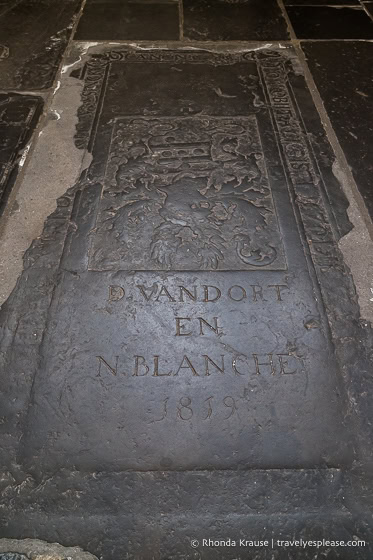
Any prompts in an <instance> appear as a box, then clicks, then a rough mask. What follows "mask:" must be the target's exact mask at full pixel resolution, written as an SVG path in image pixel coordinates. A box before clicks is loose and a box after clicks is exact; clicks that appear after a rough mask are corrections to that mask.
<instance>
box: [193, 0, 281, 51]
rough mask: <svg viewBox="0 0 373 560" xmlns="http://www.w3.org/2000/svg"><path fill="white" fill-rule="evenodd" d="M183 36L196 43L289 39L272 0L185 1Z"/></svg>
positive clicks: (278, 9) (275, 3) (275, 4)
mask: <svg viewBox="0 0 373 560" xmlns="http://www.w3.org/2000/svg"><path fill="white" fill-rule="evenodd" d="M183 20H184V37H185V38H186V39H193V40H197V41H254V40H255V41H266V40H270V41H273V40H276V39H285V40H286V39H289V34H288V31H287V25H286V21H285V19H284V17H283V15H282V12H281V10H280V8H279V6H278V4H277V2H276V1H275V0H266V1H265V2H263V0H184V1H183Z"/></svg>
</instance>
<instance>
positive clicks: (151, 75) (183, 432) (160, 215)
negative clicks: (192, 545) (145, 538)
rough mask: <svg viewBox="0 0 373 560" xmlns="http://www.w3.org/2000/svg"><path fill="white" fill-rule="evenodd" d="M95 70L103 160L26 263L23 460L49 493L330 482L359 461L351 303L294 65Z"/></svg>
mask: <svg viewBox="0 0 373 560" xmlns="http://www.w3.org/2000/svg"><path fill="white" fill-rule="evenodd" d="M83 62H84V63H82V66H81V68H80V70H75V71H74V73H73V76H74V77H76V78H80V79H82V80H83V81H84V89H83V93H82V105H81V107H80V109H79V113H78V117H79V123H78V125H77V133H76V138H75V141H76V144H77V146H78V147H79V148H83V149H88V150H89V151H91V152H92V155H93V160H92V164H91V166H90V168H89V169H88V171H87V172H86V173H84V174H83V175H82V177H81V180H80V182H79V183H78V184H77V185H76V186H75V187H73V188H72V189H70V191H69V192H68V193H66V196H65V197H63V198H62V199H60V201H59V204H58V208H57V211H56V212H55V213H54V214H53V215H52V216H51V217H50V218H49V220H48V222H47V225H46V229H45V231H44V233H43V236H42V237H41V239H40V240H38V241H37V242H36V243H35V244H34V247H33V248H32V249H31V250H30V251H29V253H28V255H27V259H26V267H27V281H28V286H29V288H28V289H29V290H30V286H32V287H33V299H32V300H31V310H32V313H33V318H32V321H31V324H32V325H33V326H34V330H33V332H32V333H31V331H30V332H29V331H28V330H27V326H26V327H22V323H21V326H20V325H18V327H17V329H18V330H17V334H14V336H13V337H8V338H7V340H8V341H10V342H5V352H4V355H6V360H7V362H6V363H7V365H8V368H9V371H10V372H11V373H12V375H13V376H16V372H22V371H23V372H25V373H24V378H22V379H23V381H22V386H20V382H19V384H18V388H19V392H20V395H21V396H18V400H17V402H16V404H13V405H12V406H10V405H7V406H6V408H7V410H8V414H7V422H9V424H6V426H8V427H6V428H5V429H6V430H8V436H7V437H8V440H7V441H9V442H10V443H9V449H10V448H11V445H12V442H14V443H13V445H14V446H15V447H16V449H17V461H18V462H19V463H20V464H22V465H23V468H25V469H26V470H27V472H31V473H34V476H40V473H43V476H46V475H49V476H50V477H52V478H53V477H54V476H55V475H54V474H53V473H56V472H60V471H61V469H62V470H63V472H65V471H66V472H70V471H73V472H75V473H77V472H78V471H79V472H82V473H96V474H97V472H105V473H116V474H115V476H116V475H117V474H118V473H127V474H128V476H129V477H130V476H132V475H131V471H136V473H138V472H139V471H145V472H146V471H152V472H153V473H157V472H158V473H163V472H164V471H168V472H169V473H172V472H175V471H182V472H183V473H184V475H185V477H187V476H189V475H188V472H189V473H190V471H194V470H197V471H202V472H205V471H211V472H213V471H221V473H223V472H224V471H225V470H231V471H240V472H241V471H245V472H246V473H248V472H249V471H250V472H251V471H253V472H264V471H266V472H275V470H276V469H281V468H283V469H287V470H286V471H284V473H285V472H286V473H287V474H286V476H289V477H290V478H291V476H294V477H298V478H297V479H296V480H297V486H299V484H300V485H302V480H304V485H305V488H306V487H307V484H309V480H310V479H309V478H307V477H309V476H311V477H313V476H319V475H318V474H317V473H319V471H318V470H314V469H321V470H320V473H322V472H323V473H326V474H325V476H326V479H325V480H332V479H333V480H336V479H335V478H333V477H335V473H337V472H339V469H341V468H342V469H347V468H348V467H349V465H351V463H352V462H353V460H354V458H355V451H356V447H354V446H353V445H351V438H350V434H349V426H348V424H347V422H346V416H347V410H348V405H347V399H346V396H345V389H344V387H343V383H342V377H341V367H340V365H339V363H338V356H339V347H338V346H335V345H334V342H333V338H332V336H331V329H330V326H329V321H328V317H329V319H330V318H332V328H333V332H334V333H337V335H338V336H341V337H342V335H343V336H344V348H345V350H346V349H347V348H350V347H349V342H348V338H347V335H346V336H345V331H344V330H343V329H344V328H345V327H344V326H341V325H342V324H345V323H343V321H344V320H345V317H346V314H347V315H348V316H349V317H350V318H351V317H355V316H356V307H354V306H355V305H356V300H355V296H354V293H353V287H352V284H351V282H350V280H349V277H348V275H347V274H346V273H345V271H344V268H343V262H342V260H341V257H340V253H339V251H338V249H337V246H336V236H337V233H336V231H337V230H336V223H335V216H334V214H333V213H332V212H330V208H328V204H327V202H328V198H327V194H326V193H327V191H326V190H325V185H324V176H325V174H326V171H325V157H324V160H321V159H318V158H317V157H315V153H314V149H315V145H314V144H312V143H311V139H310V137H309V135H308V134H307V130H306V128H305V127H306V126H307V123H309V122H311V121H312V119H310V117H309V116H308V117H307V118H308V121H307V119H304V118H302V117H301V116H300V113H299V106H298V101H299V100H297V97H296V96H297V95H299V92H297V91H296V85H297V78H296V77H295V78H294V74H293V66H292V63H293V58H292V55H291V54H289V52H288V51H286V53H285V54H284V53H282V52H281V50H279V51H278V50H276V49H274V50H263V51H262V52H261V51H259V52H257V51H255V50H252V51H248V52H237V53H231V54H219V53H207V52H204V51H200V52H199V51H196V50H190V51H188V50H179V51H178V50H175V51H171V50H164V51H162V50H157V51H151V50H150V51H142V50H141V51H140V50H136V49H131V48H128V49H125V48H123V49H117V50H105V49H97V53H96V54H94V55H92V56H90V57H88V58H86V60H85V61H83ZM289 75H291V76H293V78H294V79H295V81H294V82H290V81H289ZM292 83H294V84H295V86H294V87H295V89H294V87H293V86H292ZM303 102H304V100H303ZM318 126H319V125H318ZM321 142H322V141H321V140H320V143H321ZM320 145H321V144H320ZM327 150H328V148H327V147H326V148H325V147H324V155H325V154H327V153H328V152H327ZM316 155H317V154H316ZM328 180H329V182H330V185H332V187H333V189H335V190H337V189H338V186H336V185H337V184H336V182H335V180H334V179H332V178H331V176H330V174H329V175H328ZM40 277H41V278H42V279H43V281H40ZM325 285H326V286H327V289H325ZM331 286H332V287H333V289H331ZM15 293H17V292H15ZM328 293H329V295H325V294H328ZM343 297H344V298H345V300H346V302H345V303H344V304H343V305H345V306H346V307H345V308H344V311H342V312H339V311H336V309H337V300H338V301H340V300H341V299H342V298H343ZM328 298H329V299H328ZM330 298H331V299H330ZM333 298H334V299H333ZM325 304H326V305H327V309H328V315H327V312H326V308H325ZM30 312H31V311H30ZM6 313H9V310H7V309H6ZM342 319H343V320H342ZM341 320H342V323H341ZM40 325H42V328H39V327H40ZM19 333H20V334H22V336H23V342H22V345H23V346H22V347H21V346H20V343H19V342H18V338H17V336H18V335H19ZM337 335H336V336H337ZM33 336H35V337H36V340H35V339H34V338H33ZM7 344H8V345H7ZM17 344H19V346H17ZM349 351H350V352H351V354H350V357H351V356H352V354H353V351H352V350H349ZM344 365H345V368H348V359H347V358H346V361H345V364H344ZM9 387H10V388H9V389H8V394H11V392H12V388H11V384H10V385H9ZM5 392H6V391H5ZM12 415H13V416H12ZM15 417H16V421H15V422H14V423H13V424H11V422H12V418H15ZM10 425H11V428H9V426H10ZM272 469H274V470H273V471H271V470H272ZM289 473H290V474H289ZM291 473H293V474H291ZM309 473H312V475H310V474H309ZM329 473H332V475H333V476H332V475H330V476H331V478H328V477H329ZM184 475H183V476H184ZM84 476H85V475H84ZM87 476H88V474H87ZM95 476H96V475H95ZM126 476H127V475H126ZM136 476H137V475H136ZM154 476H156V475H154ZM162 476H163V474H162ZM170 476H171V475H170ZM201 476H202V475H201ZM219 476H220V475H219ZM222 476H223V475H222ZM246 476H249V475H242V477H241V478H240V479H239V480H241V483H242V484H246V483H245V482H243V481H245V480H246V478H245V477H246ZM250 476H251V475H250ZM320 476H321V477H323V476H324V474H320ZM232 477H233V478H232V485H233V484H235V482H234V480H235V477H234V476H233V475H232ZM302 477H303V478H302ZM202 478H203V477H202ZM126 480H127V479H126ZM128 480H129V479H128ZM131 480H132V479H131ZM133 480H135V479H133ZM136 480H138V479H136ZM154 480H156V479H155V478H154ZM172 480H173V479H172ZM172 480H171V479H170V488H173V486H172V485H173V484H176V482H175V481H174V482H172ZM201 480H202V479H201ZM203 480H204V479H203ZM206 480H207V479H206ZM214 480H216V479H214ZM294 480H295V479H294ZM241 483H240V484H241ZM127 484H129V483H127V482H126V483H125V488H127ZM134 484H135V483H134ZM136 484H137V483H136ZM199 484H202V482H199ZM114 486H115V485H114ZM119 486H120V485H119ZM135 487H136V488H138V486H136V485H135ZM139 491H140V490H139ZM165 491H166V490H165ZM154 492H156V490H154ZM327 495H328V492H327V491H325V496H327ZM125 499H126V498H125ZM308 499H309V498H308V497H307V496H306V491H305V497H304V500H305V501H307V500H308ZM310 499H311V498H310ZM289 500H290V498H289ZM311 501H312V500H311ZM157 507H158V506H157ZM294 507H295V506H294ZM310 507H311V506H310ZM312 507H313V506H312ZM139 547H140V549H141V545H139ZM109 556H110V554H109ZM144 557H147V556H146V555H145V556H144ZM149 557H150V556H149ZM193 558H194V557H193Z"/></svg>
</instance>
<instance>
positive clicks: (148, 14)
mask: <svg viewBox="0 0 373 560" xmlns="http://www.w3.org/2000/svg"><path fill="white" fill-rule="evenodd" d="M179 34H180V32H179V3H178V2H177V1H175V0H158V1H156V2H155V1H151V2H144V1H143V0H132V1H129V2H122V1H118V0H109V1H108V0H87V3H86V5H85V8H84V11H83V15H82V17H81V19H80V21H79V25H78V28H77V32H76V34H75V39H78V40H87V41H104V40H111V41H115V40H121V39H134V40H142V39H146V40H149V41H152V40H153V41H156V40H163V41H167V40H175V39H179Z"/></svg>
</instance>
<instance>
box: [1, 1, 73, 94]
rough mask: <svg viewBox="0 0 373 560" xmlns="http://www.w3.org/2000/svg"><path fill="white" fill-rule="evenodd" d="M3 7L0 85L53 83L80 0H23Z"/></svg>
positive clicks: (34, 86) (22, 87) (38, 86)
mask: <svg viewBox="0 0 373 560" xmlns="http://www.w3.org/2000/svg"><path fill="white" fill-rule="evenodd" d="M9 4H10V5H11V6H10V7H9V9H8V10H4V11H3V13H2V12H1V11H0V88H1V89H20V90H35V89H44V88H47V87H49V86H51V85H52V83H53V80H54V77H55V74H56V71H57V68H58V65H59V63H60V60H61V57H62V55H63V53H64V51H65V48H66V46H67V41H68V38H69V36H70V34H71V30H72V24H73V20H74V14H76V13H77V10H78V9H79V7H80V4H81V0H59V1H58V2H55V1H54V0H21V1H20V2H12V3H9Z"/></svg>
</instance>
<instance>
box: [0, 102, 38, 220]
mask: <svg viewBox="0 0 373 560" xmlns="http://www.w3.org/2000/svg"><path fill="white" fill-rule="evenodd" d="M42 108H43V100H42V99H41V98H40V97H36V96H31V95H17V94H9V95H6V94H0V212H1V211H2V210H3V208H4V204H5V202H6V199H7V197H8V195H9V192H10V190H11V188H12V185H13V184H14V181H15V178H16V175H17V169H18V166H19V165H20V163H21V165H22V163H23V161H22V153H23V150H24V149H25V147H26V144H27V142H28V140H29V139H30V136H31V134H32V132H33V129H34V127H35V126H36V123H37V121H38V118H39V116H40V113H41V111H42Z"/></svg>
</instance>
